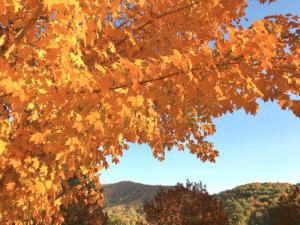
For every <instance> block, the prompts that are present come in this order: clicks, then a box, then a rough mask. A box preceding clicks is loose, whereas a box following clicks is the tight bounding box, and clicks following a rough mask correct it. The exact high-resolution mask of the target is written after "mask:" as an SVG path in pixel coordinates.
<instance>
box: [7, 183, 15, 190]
mask: <svg viewBox="0 0 300 225" xmlns="http://www.w3.org/2000/svg"><path fill="white" fill-rule="evenodd" d="M15 186H16V183H15V182H13V181H11V182H8V183H6V189H7V190H8V191H12V190H13V189H15Z"/></svg>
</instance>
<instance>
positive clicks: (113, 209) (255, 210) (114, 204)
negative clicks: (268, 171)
mask: <svg viewBox="0 0 300 225" xmlns="http://www.w3.org/2000/svg"><path fill="white" fill-rule="evenodd" d="M297 186H298V187H300V184H297V185H292V184H289V183H250V184H245V185H241V186H238V187H236V188H233V189H231V190H226V191H223V192H220V193H218V194H216V195H214V196H215V197H217V198H219V199H220V200H222V202H223V205H224V211H225V212H226V214H227V215H228V217H229V221H230V225H269V224H270V222H269V221H270V219H269V215H268V210H269V209H270V208H272V207H275V206H276V205H277V204H278V202H279V199H280V198H281V197H284V196H287V195H288V194H290V193H291V192H292V191H293V190H295V188H296V187H297ZM160 188H170V187H168V186H152V185H144V184H138V183H133V182H120V183H116V184H109V185H105V186H104V198H105V201H106V202H105V210H106V212H107V213H108V215H109V218H110V219H109V220H110V221H109V223H110V224H111V225H135V224H137V223H138V222H139V221H144V212H143V210H142V206H143V203H144V202H145V201H149V200H150V199H151V198H152V197H153V196H154V195H155V193H156V192H157V191H158V190H159V189H160Z"/></svg>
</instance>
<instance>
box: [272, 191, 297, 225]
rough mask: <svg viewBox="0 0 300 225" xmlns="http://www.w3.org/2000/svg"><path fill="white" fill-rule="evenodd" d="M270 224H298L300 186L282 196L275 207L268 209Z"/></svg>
mask: <svg viewBox="0 0 300 225" xmlns="http://www.w3.org/2000/svg"><path fill="white" fill-rule="evenodd" d="M269 217H270V224H271V225H299V224H300V187H299V186H298V187H296V189H295V190H294V191H293V192H292V193H290V194H289V195H288V196H285V197H282V198H281V199H280V201H279V203H278V205H277V206H276V207H273V208H271V209H270V210H269Z"/></svg>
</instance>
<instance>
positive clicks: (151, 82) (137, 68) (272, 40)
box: [0, 0, 300, 224]
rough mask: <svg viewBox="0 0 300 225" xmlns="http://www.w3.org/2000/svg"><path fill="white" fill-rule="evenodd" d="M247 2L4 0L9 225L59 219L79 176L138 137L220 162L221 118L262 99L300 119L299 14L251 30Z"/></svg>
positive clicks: (2, 136)
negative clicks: (216, 141)
mask: <svg viewBox="0 0 300 225" xmlns="http://www.w3.org/2000/svg"><path fill="white" fill-rule="evenodd" d="M272 1H274V0H269V1H267V0H260V2H261V3H266V2H272ZM295 4H296V3H295ZM246 8H247V0H212V1H204V0H175V1H170V0H159V1H158V0H157V1H153V0H149V1H145V0H111V1H107V0H68V1H66V0H24V1H21V0H0V101H1V109H0V156H1V158H0V221H1V223H2V224H6V223H8V224H11V223H16V224H22V223H26V221H27V222H28V223H30V221H32V220H33V219H34V221H37V222H39V223H46V224H49V223H50V221H52V222H53V223H54V224H61V223H62V221H63V217H62V215H61V214H60V213H59V210H60V207H61V205H62V204H63V205H68V203H69V202H70V199H72V198H73V197H74V193H73V192H72V191H71V188H68V187H69V186H70V183H69V180H70V179H71V178H73V177H77V178H78V179H79V180H83V179H85V178H86V177H90V179H91V180H96V178H95V176H96V173H97V172H99V171H101V170H102V169H103V168H106V167H107V166H108V161H107V158H108V157H109V156H110V157H112V159H113V162H118V158H119V157H120V156H122V152H123V151H124V150H126V149H128V143H130V142H135V143H140V144H142V143H143V144H148V145H149V146H150V147H151V148H152V151H153V155H154V156H155V157H157V158H158V159H161V160H162V159H163V158H164V154H165V151H166V150H171V149H172V148H174V147H175V148H177V149H179V150H184V149H188V150H189V151H190V152H191V153H193V154H195V155H196V156H197V157H198V158H199V159H201V160H202V161H212V162H214V161H215V158H216V157H217V156H218V154H219V153H218V151H217V150H215V148H214V146H213V144H212V143H210V142H208V141H207V136H209V135H212V134H214V132H215V130H216V128H215V125H214V124H213V119H214V118H216V117H220V116H221V115H223V114H225V113H227V112H233V111H235V110H238V109H244V110H245V111H246V112H247V113H251V114H255V113H256V112H257V110H258V104H257V99H262V100H263V101H275V102H277V103H278V104H279V105H280V106H281V107H282V108H283V109H289V110H291V111H293V112H294V113H295V115H296V116H298V117H299V116H300V102H299V100H297V98H295V96H296V97H298V96H299V94H300V71H299V65H300V57H299V56H300V50H299V44H300V41H299V34H300V28H299V20H298V18H297V17H296V16H294V15H291V14H288V15H274V16H272V15H270V16H268V17H266V18H264V19H261V20H259V21H255V22H254V23H253V24H252V25H251V26H249V27H243V26H241V23H240V21H241V19H242V18H243V17H244V16H245V9H246ZM97 185H99V184H97ZM62 192H63V193H64V194H63V195H62V194H61V193H62ZM98 199H99V201H102V200H101V195H99V196H98Z"/></svg>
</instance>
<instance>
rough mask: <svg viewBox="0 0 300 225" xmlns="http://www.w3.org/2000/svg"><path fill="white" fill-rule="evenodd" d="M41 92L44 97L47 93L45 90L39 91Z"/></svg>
mask: <svg viewBox="0 0 300 225" xmlns="http://www.w3.org/2000/svg"><path fill="white" fill-rule="evenodd" d="M39 92H40V93H41V94H43V95H44V94H46V93H47V91H46V90H45V89H39Z"/></svg>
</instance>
